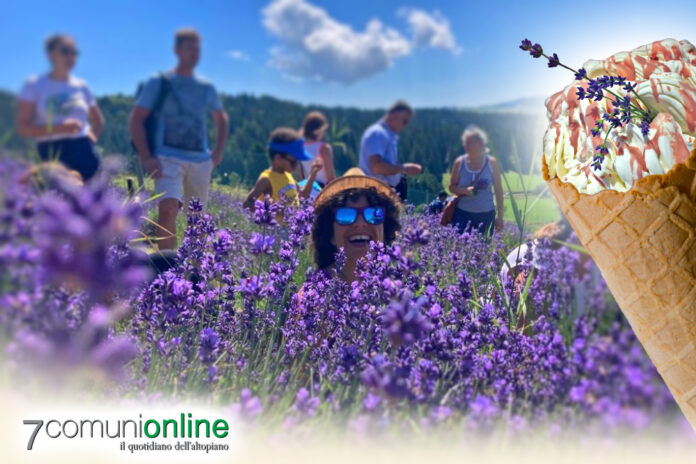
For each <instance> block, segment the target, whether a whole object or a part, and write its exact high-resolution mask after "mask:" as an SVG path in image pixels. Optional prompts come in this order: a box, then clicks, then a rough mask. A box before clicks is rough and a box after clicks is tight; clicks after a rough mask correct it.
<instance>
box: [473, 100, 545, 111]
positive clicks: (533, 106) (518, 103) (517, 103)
mask: <svg viewBox="0 0 696 464" xmlns="http://www.w3.org/2000/svg"><path fill="white" fill-rule="evenodd" d="M545 101H546V98H545V97H526V98H518V99H516V100H509V101H504V102H500V103H494V104H490V105H482V106H478V107H476V108H475V109H479V110H483V111H519V112H524V113H544V112H545V111H546V106H545Z"/></svg>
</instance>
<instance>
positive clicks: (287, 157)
mask: <svg viewBox="0 0 696 464" xmlns="http://www.w3.org/2000/svg"><path fill="white" fill-rule="evenodd" d="M282 156H283V159H284V160H285V161H287V162H288V163H290V164H291V165H293V166H294V165H296V164H297V162H298V161H297V158H294V157H292V156H290V155H286V154H285V153H283V154H282Z"/></svg>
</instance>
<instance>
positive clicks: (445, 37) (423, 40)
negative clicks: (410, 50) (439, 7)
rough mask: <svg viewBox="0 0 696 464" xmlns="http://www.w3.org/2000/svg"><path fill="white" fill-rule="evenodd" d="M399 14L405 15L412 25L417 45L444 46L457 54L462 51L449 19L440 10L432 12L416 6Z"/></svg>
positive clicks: (402, 10)
mask: <svg viewBox="0 0 696 464" xmlns="http://www.w3.org/2000/svg"><path fill="white" fill-rule="evenodd" d="M399 14H400V15H401V16H404V17H405V18H406V21H407V22H408V23H409V25H410V26H411V30H412V32H413V43H414V44H415V45H416V46H421V47H422V46H429V47H432V48H442V49H445V50H449V51H450V52H452V53H453V54H455V55H458V54H459V53H461V48H460V47H459V46H458V45H457V41H456V40H455V38H454V34H452V30H451V29H450V23H449V21H448V20H447V18H445V17H444V16H443V15H442V13H440V12H439V11H435V12H434V13H433V14H430V13H428V12H426V11H423V10H418V9H415V8H403V9H401V10H400V11H399Z"/></svg>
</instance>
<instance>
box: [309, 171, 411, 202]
mask: <svg viewBox="0 0 696 464" xmlns="http://www.w3.org/2000/svg"><path fill="white" fill-rule="evenodd" d="M369 188H372V189H375V190H376V191H377V192H378V193H381V194H382V195H384V196H386V197H387V198H389V200H391V201H392V202H393V203H394V205H395V206H396V207H397V208H398V209H400V208H401V199H400V198H399V196H398V195H397V194H396V192H395V191H394V189H392V188H391V187H390V186H389V185H388V184H387V183H385V182H383V181H381V180H379V179H375V178H374V177H368V176H366V175H365V173H364V172H363V171H362V169H360V168H350V169H349V170H348V171H346V173H345V174H343V175H342V176H341V177H337V178H335V179H334V180H332V181H331V182H329V183H328V184H326V187H324V188H323V189H322V190H321V192H320V193H319V195H317V198H316V200H314V209H315V210H316V209H319V208H320V207H321V206H323V205H324V204H326V203H327V202H329V201H330V200H331V199H332V198H333V197H335V196H336V195H338V194H339V193H341V192H344V191H346V190H351V189H369Z"/></svg>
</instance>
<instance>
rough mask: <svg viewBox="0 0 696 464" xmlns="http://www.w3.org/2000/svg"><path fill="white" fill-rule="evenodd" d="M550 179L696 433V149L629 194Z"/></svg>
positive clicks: (546, 177)
mask: <svg viewBox="0 0 696 464" xmlns="http://www.w3.org/2000/svg"><path fill="white" fill-rule="evenodd" d="M542 164H543V168H542V169H543V174H544V179H546V181H547V183H548V185H549V188H550V189H551V192H552V193H553V195H554V196H555V197H556V200H557V201H558V203H559V205H560V207H561V210H562V211H563V214H565V216H566V217H567V218H568V221H569V222H570V224H571V225H572V226H573V229H575V232H576V233H577V235H578V237H579V239H580V241H581V242H582V244H583V245H584V246H585V248H586V249H587V251H588V252H589V253H590V255H591V256H592V258H593V259H594V261H595V262H596V263H597V266H598V267H599V269H600V271H601V273H602V275H603V276H604V279H605V280H606V282H607V285H608V287H609V290H611V292H612V294H613V295H614V298H616V301H617V302H618V304H619V307H620V308H621V310H622V312H623V314H624V315H625V316H626V319H627V320H628V322H629V323H630V324H631V327H632V328H633V330H634V332H635V334H636V335H637V337H638V339H639V340H640V342H641V343H642V345H643V347H644V348H645V350H646V351H647V353H648V355H649V356H650V358H651V359H652V361H653V363H654V364H655V366H656V367H657V370H658V371H659V373H660V375H661V376H662V378H663V379H664V381H665V382H666V383H667V385H668V386H669V389H670V391H671V392H672V395H673V396H674V398H675V400H676V401H677V403H678V404H679V406H680V407H681V410H682V411H683V412H684V414H685V415H686V417H687V419H688V420H689V422H690V423H691V426H692V427H693V428H694V430H695V431H696V148H695V149H694V150H693V151H692V153H691V156H690V157H689V159H688V160H687V161H686V162H685V163H680V164H677V165H675V166H674V167H673V168H672V169H671V170H670V171H669V172H667V173H666V174H663V175H652V176H648V177H644V178H643V179H641V180H639V181H638V182H636V183H635V184H634V185H633V187H632V188H631V189H630V190H629V191H627V192H623V193H621V192H617V191H615V190H604V191H601V192H599V193H597V194H595V195H586V194H580V193H578V191H577V189H576V188H575V187H574V186H573V185H571V184H564V183H563V182H561V180H560V179H559V178H553V179H549V176H548V169H547V167H546V165H545V163H542Z"/></svg>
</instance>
